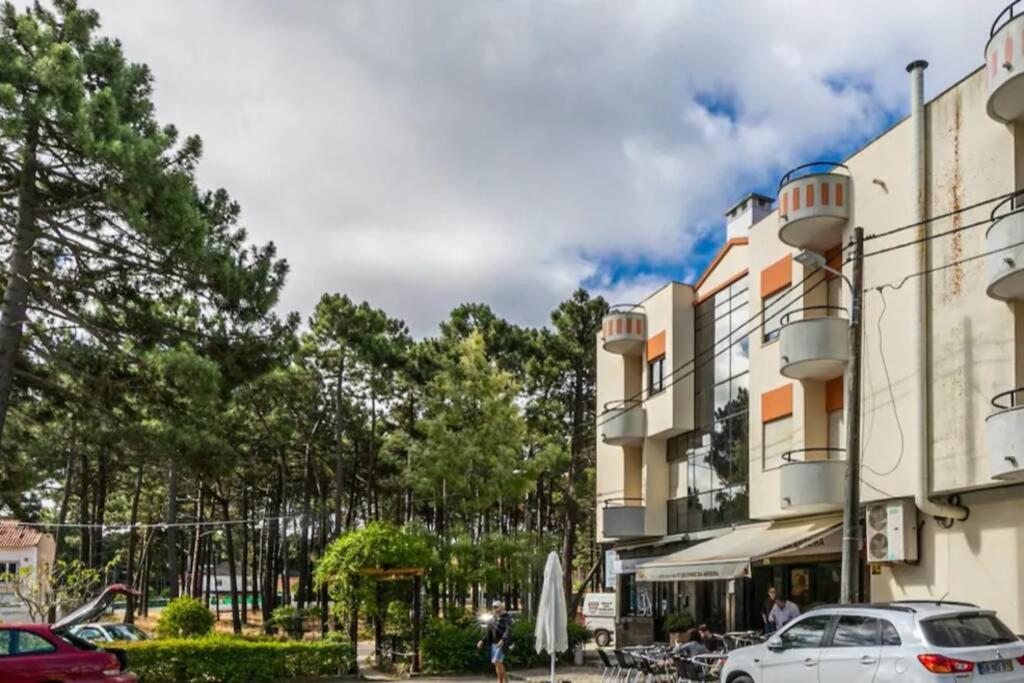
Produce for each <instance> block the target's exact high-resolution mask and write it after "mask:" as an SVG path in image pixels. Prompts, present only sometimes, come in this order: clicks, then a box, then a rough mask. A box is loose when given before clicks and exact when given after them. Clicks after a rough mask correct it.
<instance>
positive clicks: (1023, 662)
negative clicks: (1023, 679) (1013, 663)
mask: <svg viewBox="0 0 1024 683" xmlns="http://www.w3.org/2000/svg"><path fill="white" fill-rule="evenodd" d="M1017 663H1018V664H1020V665H1021V666H1024V655H1022V656H1020V657H1017Z"/></svg>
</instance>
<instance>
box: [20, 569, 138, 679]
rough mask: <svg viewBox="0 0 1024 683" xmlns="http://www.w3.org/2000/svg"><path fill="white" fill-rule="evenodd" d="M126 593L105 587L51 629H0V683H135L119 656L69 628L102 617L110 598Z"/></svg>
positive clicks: (37, 626)
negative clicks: (55, 682)
mask: <svg viewBox="0 0 1024 683" xmlns="http://www.w3.org/2000/svg"><path fill="white" fill-rule="evenodd" d="M128 592H130V589H129V588H127V587H126V586H122V585H120V584H115V585H113V586H110V587H108V588H107V589H106V590H105V591H103V593H102V594H101V595H100V596H99V597H98V598H96V599H95V600H93V601H91V602H89V603H88V604H86V605H84V606H83V607H81V608H79V609H78V610H76V611H74V612H72V613H71V614H69V615H68V616H66V617H64V618H63V619H61V620H60V621H58V622H57V623H56V624H53V625H49V624H7V623H3V624H0V681H3V683H49V682H50V681H62V683H99V682H100V681H103V682H104V683H135V681H136V680H137V679H136V676H135V674H133V673H129V672H128V670H127V661H126V658H125V654H124V652H123V651H120V650H116V649H100V648H98V647H97V646H96V645H93V644H92V643H90V642H88V641H86V640H83V639H82V638H79V637H78V636H76V635H74V634H72V633H71V632H70V629H71V628H72V627H73V626H75V625H77V624H78V623H80V622H83V621H89V620H91V619H94V618H96V617H97V616H98V615H100V614H102V613H103V610H104V609H106V607H107V606H108V605H109V604H110V603H111V602H112V601H113V599H114V596H115V595H123V594H126V593H128Z"/></svg>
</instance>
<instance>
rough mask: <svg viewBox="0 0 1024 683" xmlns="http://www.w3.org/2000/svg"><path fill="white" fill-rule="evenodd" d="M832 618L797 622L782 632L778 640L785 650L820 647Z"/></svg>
mask: <svg viewBox="0 0 1024 683" xmlns="http://www.w3.org/2000/svg"><path fill="white" fill-rule="evenodd" d="M831 621H832V617H830V616H827V615H821V616H817V617H808V618H807V619H803V620H801V621H798V622H797V623H795V624H793V625H792V626H790V627H789V628H788V629H786V630H785V631H783V632H782V634H781V635H780V636H779V640H780V641H781V642H782V645H783V646H784V647H786V648H815V647H821V641H822V639H823V638H824V637H825V631H827V630H828V625H829V622H831Z"/></svg>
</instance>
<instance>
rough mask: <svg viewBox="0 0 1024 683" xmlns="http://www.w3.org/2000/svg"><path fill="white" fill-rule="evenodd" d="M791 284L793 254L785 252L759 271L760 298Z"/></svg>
mask: <svg viewBox="0 0 1024 683" xmlns="http://www.w3.org/2000/svg"><path fill="white" fill-rule="evenodd" d="M791 284H793V255H792V254H787V255H786V256H783V257H782V258H781V259H779V260H778V261H776V262H775V263H773V264H772V265H770V266H768V267H767V268H765V269H764V270H762V271H761V298H762V299H763V298H765V297H766V296H771V295H772V294H774V293H775V292H778V291H780V290H782V289H785V288H786V287H789V286H790V285H791Z"/></svg>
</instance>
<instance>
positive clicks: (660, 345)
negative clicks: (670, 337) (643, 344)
mask: <svg viewBox="0 0 1024 683" xmlns="http://www.w3.org/2000/svg"><path fill="white" fill-rule="evenodd" d="M664 355H665V333H664V332H659V333H658V334H656V335H654V336H653V337H651V338H650V339H648V340H647V360H649V361H650V360H654V359H655V358H660V357H661V356H664Z"/></svg>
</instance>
